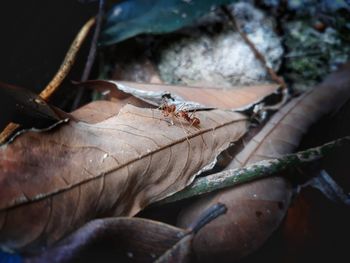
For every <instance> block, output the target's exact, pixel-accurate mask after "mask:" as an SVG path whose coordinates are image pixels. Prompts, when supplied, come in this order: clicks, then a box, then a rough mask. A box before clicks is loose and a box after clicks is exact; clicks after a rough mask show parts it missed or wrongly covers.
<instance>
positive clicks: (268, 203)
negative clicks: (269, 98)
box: [179, 67, 350, 262]
mask: <svg viewBox="0 0 350 263" xmlns="http://www.w3.org/2000/svg"><path fill="white" fill-rule="evenodd" d="M349 69H350V67H346V68H345V69H343V70H341V71H339V72H337V73H334V74H332V75H331V76H330V77H329V78H327V79H326V80H325V81H324V82H323V83H322V84H321V85H319V86H318V87H316V88H315V89H313V90H310V91H309V92H307V93H305V94H303V95H302V96H300V97H299V98H297V99H294V100H293V101H291V102H290V103H288V104H287V105H286V106H285V107H283V108H282V109H281V110H280V111H279V112H278V113H276V114H275V115H274V116H273V117H272V118H271V120H270V121H269V122H268V123H267V124H266V125H265V126H264V128H263V129H262V130H261V131H260V132H259V133H258V134H257V135H256V136H255V137H253V139H251V140H250V141H249V142H248V144H247V145H245V147H244V149H243V150H242V151H241V152H240V153H239V154H237V155H236V156H235V159H234V160H233V162H232V163H231V164H230V165H229V167H228V168H227V169H229V168H237V167H243V166H245V165H247V164H251V163H254V162H257V161H261V160H263V159H269V158H277V157H280V156H281V155H283V154H286V153H290V152H292V151H293V150H295V148H296V147H297V146H298V145H299V142H300V140H301V137H302V136H303V134H304V133H305V132H306V131H307V130H308V128H309V127H310V126H311V125H312V124H313V123H315V122H316V121H317V120H318V119H319V118H320V117H321V116H322V115H324V114H325V113H329V112H331V111H332V110H335V109H336V108H337V107H340V106H341V105H342V104H343V103H344V102H345V101H346V100H348V99H349V96H350V88H349V87H350V74H349ZM290 197H291V189H290V186H289V183H288V182H287V181H286V180H285V179H283V178H282V177H273V178H265V179H262V180H259V181H255V182H252V183H248V184H244V185H241V186H238V187H235V188H234V189H226V190H222V191H219V192H218V193H213V194H211V195H209V196H207V197H205V198H201V199H200V200H198V201H197V202H194V203H193V204H192V205H190V206H188V207H186V208H185V209H184V211H183V213H182V216H181V217H180V218H179V225H180V226H185V225H187V224H188V223H189V222H191V220H192V219H193V217H194V215H195V214H196V213H200V212H201V211H202V210H205V209H207V207H210V206H211V205H212V204H213V203H217V202H221V203H224V204H225V205H226V206H227V208H228V212H227V214H226V215H224V216H222V217H220V218H219V219H218V220H216V221H213V222H211V223H210V224H208V225H207V226H205V227H204V228H203V229H202V230H201V231H200V232H199V233H198V234H197V235H196V236H195V238H194V241H193V242H194V250H195V252H196V254H197V256H198V258H199V259H200V260H201V261H203V262H211V261H213V260H218V259H220V260H222V261H223V262H233V261H235V260H238V259H240V258H242V257H244V256H245V255H247V254H250V253H252V252H254V251H255V250H256V249H258V248H259V247H260V246H261V245H262V244H263V243H264V242H265V241H266V240H267V238H268V237H269V236H270V235H271V234H272V233H273V231H274V230H275V229H276V228H277V227H278V225H279V224H280V222H281V220H282V218H283V217H284V215H285V213H286V210H287V208H288V206H289V202H290ZM217 233H222V234H221V235H218V234H217Z"/></svg>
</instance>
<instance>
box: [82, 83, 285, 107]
mask: <svg viewBox="0 0 350 263" xmlns="http://www.w3.org/2000/svg"><path fill="white" fill-rule="evenodd" d="M118 84H121V85H124V86H126V87H132V88H134V89H138V90H140V91H144V93H145V92H162V91H164V92H169V93H171V94H176V95H177V96H180V97H181V98H182V99H184V100H185V101H194V102H197V103H200V104H202V105H204V106H206V107H213V108H223V109H225V108H226V109H233V108H240V107H243V106H246V105H248V104H251V103H253V102H256V101H259V100H261V99H262V98H263V97H265V96H267V95H269V94H271V93H273V92H275V91H276V90H277V88H278V86H277V85H275V84H266V85H258V86H248V87H242V88H235V89H221V88H220V89H219V88H201V87H189V86H176V85H164V84H144V83H138V82H121V81H118V82H117V81H102V80H95V81H87V82H84V83H80V84H79V85H84V86H86V87H89V88H94V89H97V90H99V91H101V92H107V93H109V95H108V96H109V97H110V98H117V100H121V99H125V98H127V97H129V96H130V95H129V94H127V93H125V92H123V91H121V90H119V89H118ZM158 106H159V105H158Z"/></svg>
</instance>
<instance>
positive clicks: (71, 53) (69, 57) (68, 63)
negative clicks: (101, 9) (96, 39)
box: [40, 18, 95, 100]
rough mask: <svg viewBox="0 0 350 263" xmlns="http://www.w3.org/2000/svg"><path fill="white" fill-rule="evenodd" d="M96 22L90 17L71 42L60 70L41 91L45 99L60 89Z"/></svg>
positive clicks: (41, 95)
mask: <svg viewBox="0 0 350 263" xmlns="http://www.w3.org/2000/svg"><path fill="white" fill-rule="evenodd" d="M94 24H95V18H91V19H89V20H88V21H87V22H86V23H85V25H84V26H83V27H82V28H81V30H80V31H79V33H78V35H77V36H76V37H75V39H74V41H73V43H72V44H71V46H70V48H69V50H68V52H67V54H66V56H65V58H64V60H63V62H62V64H61V67H60V68H59V70H58V72H57V73H56V75H55V76H54V78H53V79H52V80H51V81H50V83H49V84H48V85H47V86H46V87H45V89H44V90H43V91H42V92H41V93H40V97H41V98H42V99H44V100H48V99H49V98H50V97H51V95H52V94H53V93H54V92H55V91H56V90H57V89H58V87H59V86H60V85H61V83H62V81H63V80H64V78H65V77H66V76H67V74H68V73H69V71H70V70H71V68H72V66H73V64H74V62H75V58H76V56H77V54H78V51H79V50H80V47H81V45H82V44H83V43H84V40H85V39H86V37H87V35H88V33H89V32H90V29H91V28H92V27H93V25H94Z"/></svg>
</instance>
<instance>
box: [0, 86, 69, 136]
mask: <svg viewBox="0 0 350 263" xmlns="http://www.w3.org/2000/svg"><path fill="white" fill-rule="evenodd" d="M0 105H1V112H2V114H1V118H0V131H1V130H2V129H3V128H4V127H5V126H6V125H7V124H8V123H9V122H15V123H18V124H21V125H23V126H25V127H26V128H46V127H49V126H51V125H52V124H54V123H56V122H58V121H60V120H61V119H62V116H60V114H59V113H60V112H58V111H57V110H56V109H55V108H53V107H51V106H50V105H48V104H47V103H46V102H45V101H44V100H43V99H41V98H40V97H39V96H38V95H36V94H34V93H33V92H31V91H30V90H27V89H24V88H21V87H17V86H13V85H9V84H5V83H1V82H0Z"/></svg>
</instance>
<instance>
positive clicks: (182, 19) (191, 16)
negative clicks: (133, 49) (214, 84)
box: [101, 0, 236, 45]
mask: <svg viewBox="0 0 350 263" xmlns="http://www.w3.org/2000/svg"><path fill="white" fill-rule="evenodd" d="M232 2H236V1H235V0H166V1H164V0H127V1H124V2H122V3H119V4H116V5H114V6H113V8H112V9H111V10H110V12H109V13H108V14H107V17H106V24H105V27H104V29H103V31H102V35H101V44H103V45H111V44H115V43H118V42H120V41H123V40H125V39H128V38H130V37H133V36H136V35H138V34H141V33H153V34H161V33H168V32H172V31H175V30H177V29H179V28H181V27H184V26H187V25H190V24H191V23H193V22H194V21H195V20H196V19H198V18H200V17H201V16H203V15H205V14H206V13H208V12H209V11H210V10H211V9H212V8H215V7H216V6H219V5H223V4H228V3H232Z"/></svg>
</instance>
